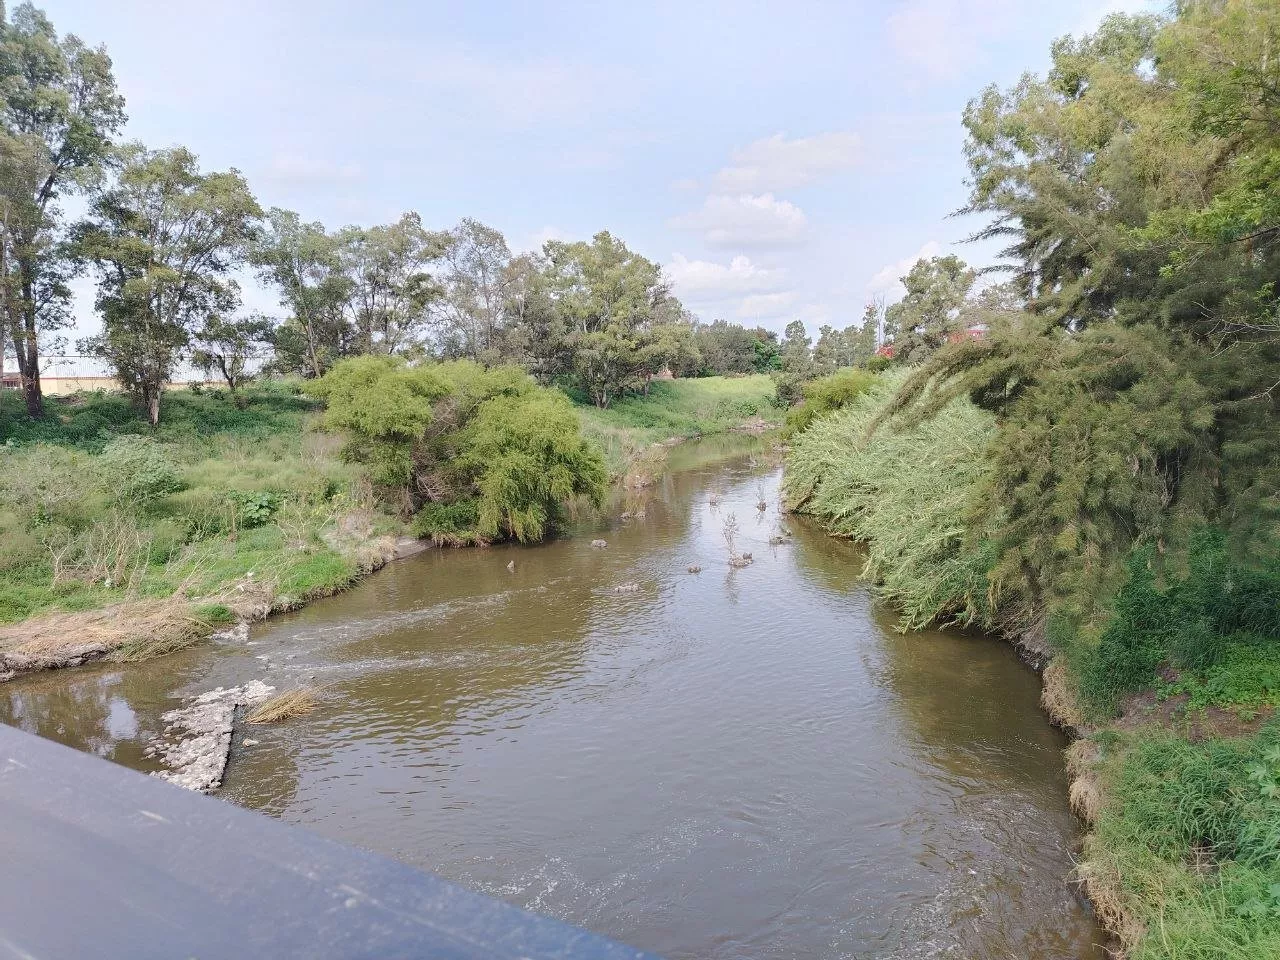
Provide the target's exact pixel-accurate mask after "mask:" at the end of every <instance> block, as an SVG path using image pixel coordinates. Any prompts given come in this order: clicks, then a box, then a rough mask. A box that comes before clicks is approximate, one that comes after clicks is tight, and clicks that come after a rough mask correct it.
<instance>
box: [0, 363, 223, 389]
mask: <svg viewBox="0 0 1280 960" xmlns="http://www.w3.org/2000/svg"><path fill="white" fill-rule="evenodd" d="M178 373H179V377H180V379H178V380H175V381H173V382H171V383H168V384H166V385H165V386H166V387H168V388H169V389H173V388H175V387H185V386H186V385H187V384H189V383H191V382H192V381H195V382H197V383H202V384H205V385H206V386H216V385H218V384H221V383H222V381H221V380H207V379H205V377H204V376H203V375H201V374H199V373H197V372H196V371H194V370H190V369H186V368H185V367H184V368H182V369H180V370H179V371H178ZM184 375H185V376H184ZM21 389H22V377H21V376H20V375H19V373H18V370H17V363H16V361H15V360H14V359H13V358H11V357H5V358H4V370H3V372H0V390H21ZM120 389H122V388H121V386H120V384H119V383H118V382H117V381H116V378H115V377H113V376H112V375H111V371H110V369H109V368H108V367H107V365H106V364H105V363H103V362H102V361H101V360H99V359H98V358H97V357H47V358H45V359H44V360H43V362H42V369H41V371H40V390H41V392H42V393H44V394H45V395H46V396H50V397H59V396H65V395H66V394H69V393H80V392H82V391H91V390H107V391H113V390H120Z"/></svg>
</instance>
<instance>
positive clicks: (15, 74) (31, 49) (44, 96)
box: [0, 3, 124, 417]
mask: <svg viewBox="0 0 1280 960" xmlns="http://www.w3.org/2000/svg"><path fill="white" fill-rule="evenodd" d="M2 14H3V8H2V7H0V324H3V325H4V326H6V327H7V328H8V334H9V339H10V340H11V341H12V344H13V350H14V353H15V355H16V357H17V362H18V371H19V373H20V374H21V377H22V390H23V394H24V396H25V398H26V406H27V412H28V413H29V414H30V415H31V416H33V417H38V416H41V415H42V414H43V412H44V401H43V396H42V393H41V388H40V353H41V349H42V346H43V343H42V341H44V340H45V339H47V338H48V337H49V336H50V335H51V334H55V333H56V331H57V330H59V329H62V328H65V327H66V326H67V325H68V324H69V322H70V306H69V305H70V291H69V289H68V287H67V280H68V279H69V277H70V276H71V274H72V272H73V260H72V258H71V256H70V255H69V253H68V250H67V246H66V244H65V243H64V242H63V240H64V236H63V231H64V224H63V218H62V211H61V209H60V207H59V205H58V201H59V199H61V198H62V197H64V196H66V195H68V194H71V193H77V192H83V191H85V190H87V189H90V188H91V187H93V186H94V185H95V184H96V183H97V182H98V179H99V178H100V176H101V173H102V169H103V164H104V161H105V159H106V157H107V154H108V151H109V149H110V146H111V137H112V135H113V134H114V133H115V131H116V130H117V129H119V127H120V125H121V124H122V123H123V122H124V99H123V98H122V97H121V96H120V95H119V93H118V92H117V91H116V83H115V78H114V77H113V75H112V73H111V59H110V57H108V56H107V54H106V52H105V51H104V50H103V49H102V48H101V47H98V48H90V47H87V46H85V44H84V43H83V42H82V41H81V40H80V39H79V38H78V37H75V36H74V35H68V36H66V37H64V38H62V39H59V38H58V34H57V32H56V31H55V30H54V28H53V24H51V23H50V22H49V19H48V18H47V17H46V16H45V15H44V14H43V13H42V12H40V11H39V10H37V9H36V8H35V7H33V6H31V5H30V4H27V3H24V4H22V5H20V6H19V7H17V9H15V10H14V11H13V17H12V20H10V21H8V22H5V21H4V20H3V17H2Z"/></svg>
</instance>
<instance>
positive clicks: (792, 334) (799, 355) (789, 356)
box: [782, 320, 813, 377]
mask: <svg viewBox="0 0 1280 960" xmlns="http://www.w3.org/2000/svg"><path fill="white" fill-rule="evenodd" d="M812 366H813V356H812V353H811V351H810V349H809V334H808V332H807V331H806V330H805V328H804V323H803V322H802V321H800V320H792V321H791V322H790V323H788V324H787V327H786V329H785V330H784V331H783V332H782V369H783V370H784V371H785V372H786V373H788V374H791V375H792V376H797V377H807V376H808V375H809V374H810V372H811V370H812Z"/></svg>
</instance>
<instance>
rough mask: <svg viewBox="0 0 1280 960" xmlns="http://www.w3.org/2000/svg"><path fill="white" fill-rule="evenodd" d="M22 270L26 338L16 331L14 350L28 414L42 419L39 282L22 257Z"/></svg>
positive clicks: (23, 333)
mask: <svg viewBox="0 0 1280 960" xmlns="http://www.w3.org/2000/svg"><path fill="white" fill-rule="evenodd" d="M19 269H20V270H21V274H22V326H23V330H22V339H21V341H19V338H18V331H17V330H16V329H15V330H14V331H13V352H14V353H15V354H16V355H17V357H18V373H20V374H21V375H22V395H23V396H24V397H25V398H26V401H27V415H28V416H29V417H32V418H35V419H39V418H41V417H43V416H44V392H43V391H42V390H41V389H40V346H39V343H38V341H37V340H36V306H35V285H34V283H33V281H32V279H31V278H32V274H33V273H34V270H33V268H32V267H31V265H30V264H28V263H26V262H24V261H21V260H20V261H19Z"/></svg>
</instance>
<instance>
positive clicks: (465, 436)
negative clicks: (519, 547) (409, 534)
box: [308, 357, 606, 542]
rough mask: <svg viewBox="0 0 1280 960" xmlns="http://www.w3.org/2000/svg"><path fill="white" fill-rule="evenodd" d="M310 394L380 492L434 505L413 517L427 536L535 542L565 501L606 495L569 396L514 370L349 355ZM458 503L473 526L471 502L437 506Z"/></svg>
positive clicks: (602, 475)
mask: <svg viewBox="0 0 1280 960" xmlns="http://www.w3.org/2000/svg"><path fill="white" fill-rule="evenodd" d="M308 389H310V390H311V391H312V392H313V393H315V394H316V395H317V396H321V397H324V398H326V399H327V400H328V402H329V409H328V412H327V413H326V414H325V419H326V422H327V423H329V424H330V425H332V426H336V427H341V428H343V429H345V430H347V431H348V433H349V437H350V442H349V444H348V446H347V448H346V456H347V457H349V458H350V459H353V460H356V461H359V462H360V463H363V464H365V465H367V466H368V467H369V468H370V471H371V473H372V475H373V479H374V481H375V482H376V483H378V484H379V485H380V486H382V487H383V488H384V489H385V490H386V491H387V492H388V493H389V494H390V497H389V499H392V500H393V501H394V502H396V503H401V504H403V503H408V504H412V506H413V507H415V508H421V507H423V506H424V505H425V504H427V503H430V504H433V505H434V506H432V507H430V508H429V509H428V510H427V513H426V514H425V515H424V516H423V517H422V519H421V521H420V524H421V529H423V531H424V532H427V533H430V534H431V535H433V536H435V535H437V533H438V534H439V535H440V536H442V537H445V538H451V537H457V538H458V539H459V540H464V541H466V542H471V541H473V540H476V539H480V540H493V539H497V538H500V537H510V538H514V539H516V540H520V541H527V540H540V539H542V538H543V537H544V536H546V534H547V532H548V530H549V528H550V525H551V524H552V523H553V522H554V520H555V518H556V515H557V513H558V511H559V510H560V509H561V506H562V505H563V504H565V503H566V502H568V501H569V500H572V499H573V498H575V497H579V496H586V497H587V498H589V499H592V500H595V501H597V502H598V501H599V500H600V499H601V498H602V497H603V495H604V486H605V482H606V477H605V473H604V466H603V461H602V459H601V456H600V453H599V451H597V450H596V449H595V448H594V447H592V446H591V445H590V444H589V443H588V442H586V441H585V440H584V439H583V438H582V435H581V430H580V425H579V422H578V418H577V416H576V415H575V414H574V412H573V409H572V407H571V406H570V405H569V403H568V401H567V400H566V399H565V398H564V397H563V396H562V395H561V394H559V393H558V392H556V391H553V390H548V389H546V388H543V387H539V386H538V385H537V384H536V383H534V381H533V379H532V378H531V377H530V376H529V375H528V374H526V373H525V372H523V371H522V370H520V369H518V368H515V367H494V368H491V369H485V368H483V367H481V366H480V365H479V364H476V363H473V362H471V361H453V362H449V363H438V364H423V365H418V366H412V365H409V364H407V363H405V362H404V361H403V360H400V359H398V358H390V357H358V358H354V359H352V360H344V361H341V362H339V363H337V364H335V365H334V367H333V368H332V369H331V370H330V371H329V372H328V373H327V374H325V376H324V377H322V378H321V379H320V380H319V381H316V382H315V383H314V384H312V385H310V386H309V388H308ZM458 503H461V504H471V503H473V504H474V505H475V513H476V518H475V521H474V523H468V524H466V526H463V521H464V519H465V517H466V516H469V511H470V510H471V507H470V506H467V507H464V508H461V509H460V510H459V511H458V512H457V513H456V514H455V515H450V516H445V515H443V514H441V513H440V512H439V510H440V505H449V504H458ZM472 530H474V535H472V532H471V531H472ZM464 533H465V536H463V534H464Z"/></svg>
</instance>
